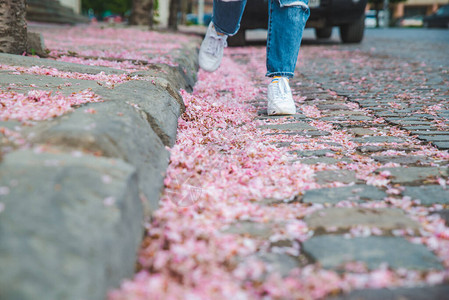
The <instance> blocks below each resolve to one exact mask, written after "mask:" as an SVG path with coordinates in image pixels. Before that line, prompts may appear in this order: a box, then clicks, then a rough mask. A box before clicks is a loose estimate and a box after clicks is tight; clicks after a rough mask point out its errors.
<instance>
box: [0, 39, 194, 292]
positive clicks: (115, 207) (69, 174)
mask: <svg viewBox="0 0 449 300" xmlns="http://www.w3.org/2000/svg"><path fill="white" fill-rule="evenodd" d="M192 40H194V41H193V42H192V43H191V44H189V45H187V46H186V47H185V48H183V49H179V50H175V51H173V53H172V57H173V58H174V60H175V62H177V63H178V64H179V65H178V66H176V67H174V66H169V65H164V64H154V65H148V70H147V71H144V72H134V73H130V76H136V78H137V80H130V81H127V82H125V83H121V84H117V85H115V86H114V87H113V88H108V87H106V86H100V85H98V84H97V82H96V81H88V80H77V79H66V78H64V79H61V78H57V77H50V76H45V75H32V74H24V73H22V74H20V75H17V74H13V73H12V72H9V71H1V72H0V78H4V79H5V80H4V81H3V80H2V84H0V86H1V87H3V88H5V87H10V85H9V84H10V83H15V84H16V85H15V86H14V88H16V89H17V90H18V92H22V93H23V92H26V91H29V90H31V87H32V89H43V90H55V91H60V92H61V93H62V94H71V93H73V92H79V91H82V90H85V89H91V90H92V91H93V92H94V93H96V94H98V95H100V96H101V97H102V98H103V99H104V100H105V101H104V102H99V103H88V104H84V105H80V106H79V107H76V108H75V110H74V111H72V112H70V113H67V114H65V115H62V116H60V117H57V118H53V119H50V120H47V121H40V122H33V123H34V124H35V125H34V126H31V127H30V126H22V125H21V124H20V123H18V122H15V121H3V122H1V123H0V126H1V127H6V128H9V129H11V130H20V131H19V132H21V134H22V136H23V137H24V138H25V139H26V141H27V143H28V147H30V148H31V149H34V150H31V151H30V150H20V149H16V148H14V147H13V146H10V145H8V144H2V143H4V140H5V139H4V140H2V139H0V150H2V152H3V151H7V154H3V161H1V163H0V187H2V191H3V192H4V191H6V190H7V191H8V194H7V195H3V194H2V195H0V202H1V203H0V204H1V205H2V207H3V209H4V211H0V265H2V266H7V267H6V270H8V271H7V272H1V273H2V274H0V290H1V294H2V295H1V297H0V298H2V297H3V295H8V297H13V298H14V297H15V298H17V299H24V300H27V299H36V297H38V298H42V297H44V298H45V299H48V300H56V299H67V300H79V299H94V300H95V299H98V300H99V299H104V298H105V295H106V292H107V291H108V290H110V289H111V288H115V287H118V285H119V284H120V283H121V281H122V280H123V278H129V277H131V276H132V275H133V273H134V271H135V270H134V268H135V261H136V254H137V249H138V247H139V245H140V242H141V239H142V234H143V222H144V218H150V217H151V213H152V211H154V210H155V209H157V207H158V201H159V197H160V192H161V191H162V188H163V178H164V174H165V171H166V168H167V166H168V162H169V153H168V151H167V150H166V147H167V146H172V145H173V144H174V143H175V140H176V130H177V121H178V117H179V116H180V115H181V114H182V113H183V112H184V110H185V106H184V103H183V101H182V97H181V96H180V94H179V93H178V91H179V90H180V89H184V90H187V91H191V90H192V88H193V85H194V83H195V81H196V72H197V70H198V62H197V51H198V50H197V48H198V42H199V40H198V41H196V39H192ZM0 64H2V65H13V66H22V67H32V66H36V65H37V66H45V67H49V68H55V69H57V70H59V71H65V72H78V73H85V74H98V73H100V72H104V74H124V73H125V72H124V71H122V70H117V69H112V68H107V67H96V66H87V65H78V64H73V63H65V62H57V61H54V60H48V59H41V58H35V57H23V56H14V55H8V54H0ZM17 83H19V84H17ZM31 83H33V86H31V85H30V84H31ZM65 83H67V84H65ZM34 85H35V86H34ZM38 149H42V150H43V151H44V152H42V153H41V154H38V153H37V152H39V151H42V150H38ZM36 151H37V152H36ZM52 168H53V169H52ZM19 173H20V176H19ZM13 175H14V176H15V177H17V178H19V179H17V178H12V177H11V176H13ZM17 183H19V184H18V185H17V187H15V185H16V184H17ZM106 183H107V184H106ZM19 200H20V201H19ZM50 204H52V205H50ZM35 206H36V207H35ZM24 215H27V216H29V217H27V218H26V220H24V221H23V222H19V221H22V220H23V218H24V217H23V216H24ZM5 216H6V217H5ZM22 223H23V224H22ZM67 239H70V240H67ZM17 247H19V248H20V249H18V248H17ZM19 250H20V251H19ZM19 283H20V285H19Z"/></svg>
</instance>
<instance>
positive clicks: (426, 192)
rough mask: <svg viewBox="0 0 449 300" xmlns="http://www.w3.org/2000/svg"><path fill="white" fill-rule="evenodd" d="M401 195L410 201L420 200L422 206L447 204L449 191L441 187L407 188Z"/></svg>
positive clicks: (448, 202)
mask: <svg viewBox="0 0 449 300" xmlns="http://www.w3.org/2000/svg"><path fill="white" fill-rule="evenodd" d="M403 194H404V196H409V197H410V198H412V199H415V200H421V204H423V205H432V204H435V203H442V204H443V203H444V204H449V190H448V189H445V188H443V187H442V186H441V185H425V186H407V187H405V190H404V192H403Z"/></svg>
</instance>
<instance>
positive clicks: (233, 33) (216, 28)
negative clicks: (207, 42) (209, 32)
mask: <svg viewBox="0 0 449 300" xmlns="http://www.w3.org/2000/svg"><path fill="white" fill-rule="evenodd" d="M212 23H214V27H215V31H216V32H219V33H223V34H226V35H228V36H233V35H235V34H236V33H237V32H238V31H239V28H237V30H236V31H235V32H231V33H229V32H226V31H225V30H223V29H221V28H220V26H218V25H217V24H215V22H214V21H213V20H212Z"/></svg>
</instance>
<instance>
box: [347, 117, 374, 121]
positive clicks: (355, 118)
mask: <svg viewBox="0 0 449 300" xmlns="http://www.w3.org/2000/svg"><path fill="white" fill-rule="evenodd" d="M347 119H348V120H349V121H370V120H372V119H373V118H372V117H368V116H348V117H347Z"/></svg>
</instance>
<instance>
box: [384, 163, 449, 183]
mask: <svg viewBox="0 0 449 300" xmlns="http://www.w3.org/2000/svg"><path fill="white" fill-rule="evenodd" d="M381 171H389V172H390V173H391V177H390V180H391V182H392V183H399V184H404V185H416V184H420V183H423V182H425V181H428V180H434V179H435V178H437V177H447V176H448V169H447V168H438V167H398V168H380V169H377V170H376V172H381Z"/></svg>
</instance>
